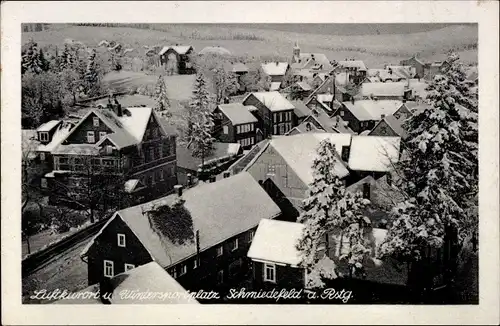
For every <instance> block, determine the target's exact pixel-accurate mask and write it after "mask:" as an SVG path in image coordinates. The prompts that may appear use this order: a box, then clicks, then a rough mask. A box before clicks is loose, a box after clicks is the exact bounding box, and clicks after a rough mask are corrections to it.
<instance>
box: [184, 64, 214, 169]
mask: <svg viewBox="0 0 500 326" xmlns="http://www.w3.org/2000/svg"><path fill="white" fill-rule="evenodd" d="M211 106H212V101H211V98H210V94H209V92H208V89H207V83H206V79H205V76H204V75H203V73H201V72H199V73H198V74H197V76H196V80H195V82H194V87H193V96H192V97H191V100H190V101H189V106H188V130H187V132H186V143H187V146H188V148H190V149H192V151H193V155H194V156H195V157H200V158H201V159H202V164H203V162H204V159H205V157H207V156H208V155H210V154H211V152H212V150H213V142H214V141H215V139H214V138H213V137H212V129H213V127H214V122H213V116H212V112H211Z"/></svg>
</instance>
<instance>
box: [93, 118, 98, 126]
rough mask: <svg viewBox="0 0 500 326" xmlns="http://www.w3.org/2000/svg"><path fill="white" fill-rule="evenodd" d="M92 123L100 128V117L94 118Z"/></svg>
mask: <svg viewBox="0 0 500 326" xmlns="http://www.w3.org/2000/svg"><path fill="white" fill-rule="evenodd" d="M92 122H93V124H94V127H99V118H98V117H94V118H93V119H92Z"/></svg>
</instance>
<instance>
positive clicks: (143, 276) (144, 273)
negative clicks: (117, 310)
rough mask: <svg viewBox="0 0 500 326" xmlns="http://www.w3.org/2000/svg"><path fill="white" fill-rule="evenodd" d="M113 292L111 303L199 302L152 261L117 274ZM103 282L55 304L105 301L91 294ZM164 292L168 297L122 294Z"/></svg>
mask: <svg viewBox="0 0 500 326" xmlns="http://www.w3.org/2000/svg"><path fill="white" fill-rule="evenodd" d="M110 285H111V287H112V288H113V292H112V295H111V298H110V303H111V304H136V303H137V304H154V303H157V304H197V303H198V301H197V300H196V299H194V298H192V296H191V295H190V294H189V292H188V291H187V290H186V289H184V288H183V287H182V286H181V285H180V284H179V283H178V282H177V281H176V280H175V279H174V278H173V277H172V276H170V274H168V273H167V272H166V271H165V270H164V269H163V268H162V267H161V266H160V265H158V264H157V263H156V262H154V261H152V262H149V263H147V264H144V265H141V266H138V267H135V268H133V269H131V270H129V271H128V272H124V273H121V274H118V275H115V276H114V277H113V278H111V280H110ZM98 290H99V284H93V285H91V286H89V287H87V288H85V289H83V290H80V291H77V292H75V293H74V294H73V295H71V296H69V297H67V298H65V299H61V300H58V301H55V302H54V304H102V302H101V300H100V298H99V296H98V295H96V296H89V295H88V293H91V292H92V293H96V294H97V293H98ZM127 290H128V291H138V292H139V293H141V292H143V293H144V292H155V293H164V294H168V295H164V296H151V297H142V298H141V297H140V296H137V295H130V296H127V295H122V294H123V293H125V292H124V291H127Z"/></svg>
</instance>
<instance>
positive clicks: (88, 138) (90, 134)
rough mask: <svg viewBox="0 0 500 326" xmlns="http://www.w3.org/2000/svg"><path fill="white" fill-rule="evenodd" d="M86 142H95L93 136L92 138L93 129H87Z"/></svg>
mask: <svg viewBox="0 0 500 326" xmlns="http://www.w3.org/2000/svg"><path fill="white" fill-rule="evenodd" d="M87 143H89V144H93V143H95V138H94V132H93V131H87Z"/></svg>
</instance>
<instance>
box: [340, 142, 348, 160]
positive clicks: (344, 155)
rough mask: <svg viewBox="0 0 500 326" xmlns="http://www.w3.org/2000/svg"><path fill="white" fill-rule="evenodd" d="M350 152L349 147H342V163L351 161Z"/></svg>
mask: <svg viewBox="0 0 500 326" xmlns="http://www.w3.org/2000/svg"><path fill="white" fill-rule="evenodd" d="M349 152H350V148H349V146H342V153H341V155H340V158H341V159H342V161H344V162H347V161H349Z"/></svg>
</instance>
